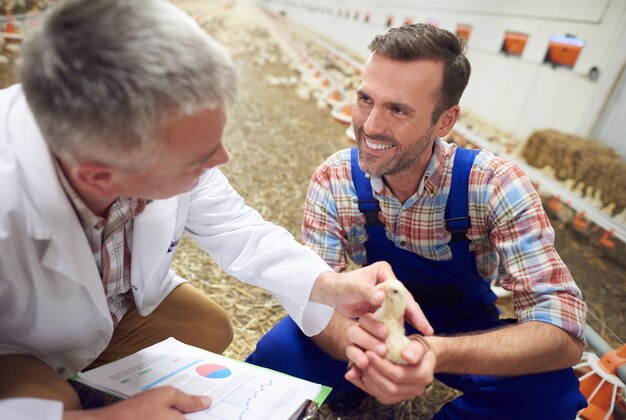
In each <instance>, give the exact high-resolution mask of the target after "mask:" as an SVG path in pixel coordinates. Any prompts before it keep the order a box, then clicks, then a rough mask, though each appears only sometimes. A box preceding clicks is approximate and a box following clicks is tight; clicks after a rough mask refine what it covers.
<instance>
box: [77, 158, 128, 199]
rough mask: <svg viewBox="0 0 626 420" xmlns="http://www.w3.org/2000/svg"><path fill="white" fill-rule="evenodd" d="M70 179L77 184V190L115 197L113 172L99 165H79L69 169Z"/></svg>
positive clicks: (116, 191)
mask: <svg viewBox="0 0 626 420" xmlns="http://www.w3.org/2000/svg"><path fill="white" fill-rule="evenodd" d="M70 170H71V171H72V178H73V179H74V180H75V182H77V183H79V185H78V188H79V189H80V190H83V191H89V192H91V193H96V194H98V195H102V196H116V195H117V193H118V187H117V184H116V183H115V182H114V178H113V171H112V170H111V168H110V167H108V166H106V165H102V164H100V163H80V164H78V165H76V166H74V167H72V168H71V169H70Z"/></svg>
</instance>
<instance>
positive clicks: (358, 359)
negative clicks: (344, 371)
mask: <svg viewBox="0 0 626 420" xmlns="http://www.w3.org/2000/svg"><path fill="white" fill-rule="evenodd" d="M346 357H347V358H348V360H350V361H351V362H352V363H354V365H356V366H357V367H358V368H360V369H365V368H366V367H367V366H368V365H369V359H368V358H367V356H365V353H364V352H363V350H361V349H360V348H358V347H357V346H355V345H352V344H350V345H349V346H348V347H346Z"/></svg>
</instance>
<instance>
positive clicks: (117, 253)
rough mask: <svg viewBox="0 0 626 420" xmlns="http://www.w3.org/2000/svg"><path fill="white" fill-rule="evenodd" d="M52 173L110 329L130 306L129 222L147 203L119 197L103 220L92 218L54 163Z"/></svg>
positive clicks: (131, 232)
mask: <svg viewBox="0 0 626 420" xmlns="http://www.w3.org/2000/svg"><path fill="white" fill-rule="evenodd" d="M56 169H57V173H58V175H59V179H60V180H61V185H62V186H63V190H65V193H66V194H67V196H68V198H69V199H70V202H71V203H72V206H73V207H74V210H76V214H77V215H78V218H79V219H80V223H81V225H82V226H83V230H84V231H85V236H86V237H87V241H88V242H89V245H90V246H91V252H92V253H93V257H94V259H95V261H96V265H97V266H98V271H99V272H100V276H101V278H102V286H103V287H104V293H105V295H106V298H107V304H108V306H109V312H110V313H111V318H112V320H113V325H114V326H116V325H117V324H118V322H119V321H120V320H121V319H122V317H123V316H124V314H126V311H127V310H128V309H129V308H130V307H131V305H132V304H133V295H132V293H131V290H130V249H131V246H132V243H133V219H134V217H136V216H138V215H139V214H141V212H143V210H144V209H145V208H146V205H147V204H148V201H147V200H139V199H131V198H123V197H120V198H118V199H117V200H115V201H114V202H113V204H111V207H110V208H109V212H108V214H107V217H106V218H103V217H99V216H96V215H95V214H94V213H93V212H92V211H91V210H89V208H88V207H87V206H86V205H85V203H84V202H83V200H81V198H80V196H79V195H78V193H77V192H76V190H74V188H73V187H72V185H71V184H70V182H69V181H68V179H67V178H66V176H65V174H64V173H63V170H62V169H61V168H60V165H59V164H58V163H57V165H56Z"/></svg>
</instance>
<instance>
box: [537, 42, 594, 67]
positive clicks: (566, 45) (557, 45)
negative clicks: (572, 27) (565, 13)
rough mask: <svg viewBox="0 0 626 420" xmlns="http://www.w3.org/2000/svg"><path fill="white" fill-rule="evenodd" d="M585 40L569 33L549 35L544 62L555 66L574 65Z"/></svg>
mask: <svg viewBox="0 0 626 420" xmlns="http://www.w3.org/2000/svg"><path fill="white" fill-rule="evenodd" d="M584 46H585V41H583V40H582V39H578V38H576V37H574V36H571V35H565V36H551V37H550V46H549V47H548V53H547V54H546V59H545V61H546V62H549V63H552V64H553V65H555V66H565V67H574V64H576V60H577V59H578V56H579V55H580V51H581V50H582V49H583V47H584Z"/></svg>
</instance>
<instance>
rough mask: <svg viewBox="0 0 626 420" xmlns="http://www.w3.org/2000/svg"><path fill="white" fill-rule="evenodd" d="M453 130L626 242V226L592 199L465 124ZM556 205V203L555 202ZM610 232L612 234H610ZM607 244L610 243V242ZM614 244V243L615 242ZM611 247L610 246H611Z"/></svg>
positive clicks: (606, 233) (607, 237)
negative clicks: (508, 161)
mask: <svg viewBox="0 0 626 420" xmlns="http://www.w3.org/2000/svg"><path fill="white" fill-rule="evenodd" d="M453 131H454V132H455V134H457V135H459V136H461V137H463V138H464V139H466V140H467V141H469V142H470V143H473V144H475V145H476V146H478V147H479V148H484V149H488V150H491V151H493V152H494V153H496V154H498V155H501V156H503V157H505V158H507V159H508V160H510V161H511V162H513V163H515V164H516V165H517V166H519V167H520V168H521V169H522V170H523V171H524V172H525V173H526V175H527V176H528V178H529V179H530V180H531V181H532V182H533V183H534V184H535V185H538V186H539V188H540V189H541V190H542V191H545V192H547V193H548V194H549V195H552V196H553V197H555V198H558V200H560V202H563V203H567V205H568V206H569V207H570V208H572V209H573V210H575V211H576V213H584V217H585V218H586V219H587V220H589V221H591V222H593V223H594V224H596V225H598V226H600V227H601V228H602V229H604V230H605V235H603V236H606V238H605V240H609V238H610V236H615V237H616V238H618V239H619V240H620V241H622V242H624V243H626V226H624V225H623V224H621V223H619V222H617V221H616V220H615V219H614V218H613V217H611V216H609V215H608V214H606V213H604V212H603V211H601V210H599V209H598V208H597V207H596V206H595V205H593V203H592V202H591V201H589V200H588V199H585V198H582V197H580V196H578V195H577V194H575V193H574V192H572V191H570V190H568V189H567V188H564V187H563V185H561V184H560V183H559V182H558V181H556V180H554V179H552V178H549V177H547V176H546V175H544V174H543V173H542V172H541V171H539V170H538V169H537V168H534V167H532V166H530V165H528V164H527V163H526V162H524V161H522V160H520V159H518V158H517V157H515V156H513V155H511V154H509V153H507V152H506V151H505V150H503V149H502V148H501V147H499V146H497V145H495V144H493V143H492V142H490V141H488V140H486V139H484V138H482V137H480V136H479V135H478V134H476V133H474V132H473V131H471V130H470V129H468V128H467V127H466V126H465V125H463V124H462V123H460V122H457V123H456V124H455V125H454V128H453ZM555 205H556V203H555ZM609 233H610V234H609ZM607 244H610V242H608V243H607ZM613 246H614V244H613ZM609 247H610V246H609Z"/></svg>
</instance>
